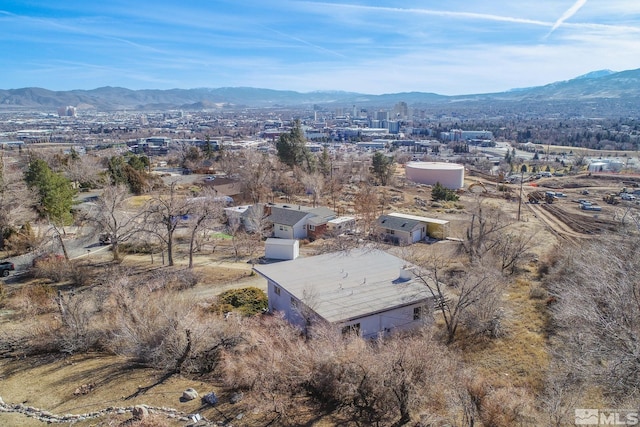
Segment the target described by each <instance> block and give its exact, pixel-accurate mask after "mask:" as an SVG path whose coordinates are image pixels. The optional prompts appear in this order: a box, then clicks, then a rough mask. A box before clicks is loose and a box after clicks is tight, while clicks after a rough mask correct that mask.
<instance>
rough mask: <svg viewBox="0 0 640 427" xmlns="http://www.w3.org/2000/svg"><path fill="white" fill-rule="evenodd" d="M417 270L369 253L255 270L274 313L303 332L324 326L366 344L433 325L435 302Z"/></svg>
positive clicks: (343, 253) (389, 257)
mask: <svg viewBox="0 0 640 427" xmlns="http://www.w3.org/2000/svg"><path fill="white" fill-rule="evenodd" d="M415 268H416V267H415V266H413V265H411V264H409V263H408V262H406V261H404V260H402V259H400V258H398V257H396V256H393V255H391V254H388V253H386V252H383V251H381V250H372V249H368V248H359V249H353V250H350V251H341V252H335V253H329V254H323V255H318V256H313V257H306V258H297V259H295V260H291V261H282V262H279V263H273V264H261V265H256V266H254V270H255V271H256V272H257V273H258V274H260V275H261V276H263V277H264V278H265V279H267V282H268V283H267V294H268V297H269V311H270V312H272V313H274V312H281V313H283V315H284V317H285V318H286V319H287V320H288V321H289V322H291V323H292V324H294V325H296V326H298V327H300V328H301V329H303V330H306V328H307V327H308V326H310V325H313V324H314V323H318V322H322V323H328V324H333V325H336V326H337V327H340V328H342V330H343V331H356V332H357V333H359V334H360V335H361V336H363V337H366V338H375V337H377V336H378V335H380V334H387V333H390V332H393V331H401V330H407V329H411V328H415V327H418V326H420V325H422V324H424V322H425V321H430V319H431V314H432V313H431V312H432V308H433V298H432V295H431V293H430V292H429V290H428V289H427V287H426V286H425V285H424V282H422V281H421V279H418V278H417V277H416V276H415V275H414V274H413V271H414V269H415Z"/></svg>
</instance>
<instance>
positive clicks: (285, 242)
mask: <svg viewBox="0 0 640 427" xmlns="http://www.w3.org/2000/svg"><path fill="white" fill-rule="evenodd" d="M298 256H300V242H299V241H298V240H296V239H277V238H274V237H270V238H268V239H267V241H266V243H265V247H264V257H265V258H267V259H282V260H292V259H296V258H298Z"/></svg>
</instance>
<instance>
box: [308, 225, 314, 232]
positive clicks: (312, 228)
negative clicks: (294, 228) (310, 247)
mask: <svg viewBox="0 0 640 427" xmlns="http://www.w3.org/2000/svg"><path fill="white" fill-rule="evenodd" d="M307 227H308V228H309V231H315V230H316V226H315V225H311V224H309V225H308V226H307Z"/></svg>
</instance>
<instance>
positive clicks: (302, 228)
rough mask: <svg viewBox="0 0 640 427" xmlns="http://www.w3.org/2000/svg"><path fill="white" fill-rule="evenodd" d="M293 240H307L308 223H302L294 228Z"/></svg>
mask: <svg viewBox="0 0 640 427" xmlns="http://www.w3.org/2000/svg"><path fill="white" fill-rule="evenodd" d="M293 238H294V239H306V238H307V222H306V221H300V222H299V223H297V224H296V225H294V226H293Z"/></svg>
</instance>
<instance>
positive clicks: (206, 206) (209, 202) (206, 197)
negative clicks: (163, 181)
mask: <svg viewBox="0 0 640 427" xmlns="http://www.w3.org/2000/svg"><path fill="white" fill-rule="evenodd" d="M189 202H190V203H192V204H193V205H194V206H193V207H192V209H191V212H192V213H191V214H190V215H189V218H188V220H187V222H186V224H187V227H188V228H189V235H190V237H189V268H193V253H194V251H195V243H196V236H197V234H198V232H199V231H201V230H206V229H207V228H209V227H210V226H211V225H212V224H213V223H217V222H219V221H220V219H221V218H222V215H223V209H224V201H221V200H218V199H216V198H215V197H214V195H213V192H210V191H205V192H204V193H203V194H201V195H200V196H199V197H196V198H194V199H191V200H190V201H189Z"/></svg>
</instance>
